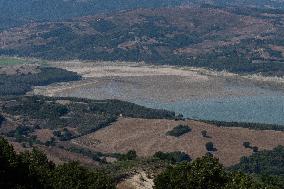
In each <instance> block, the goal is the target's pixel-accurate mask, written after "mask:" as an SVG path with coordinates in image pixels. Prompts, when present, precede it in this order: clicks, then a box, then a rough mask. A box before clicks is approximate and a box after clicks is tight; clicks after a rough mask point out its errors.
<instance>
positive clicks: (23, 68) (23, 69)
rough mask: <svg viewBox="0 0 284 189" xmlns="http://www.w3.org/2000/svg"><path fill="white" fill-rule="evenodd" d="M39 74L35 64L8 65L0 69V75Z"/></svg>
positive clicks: (37, 66)
mask: <svg viewBox="0 0 284 189" xmlns="http://www.w3.org/2000/svg"><path fill="white" fill-rule="evenodd" d="M39 72H40V69H39V65H37V64H21V65H8V66H1V67H0V75H1V74H4V75H27V74H35V73H39Z"/></svg>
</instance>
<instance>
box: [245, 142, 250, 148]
mask: <svg viewBox="0 0 284 189" xmlns="http://www.w3.org/2000/svg"><path fill="white" fill-rule="evenodd" d="M243 146H244V147H245V148H251V146H250V142H244V143H243Z"/></svg>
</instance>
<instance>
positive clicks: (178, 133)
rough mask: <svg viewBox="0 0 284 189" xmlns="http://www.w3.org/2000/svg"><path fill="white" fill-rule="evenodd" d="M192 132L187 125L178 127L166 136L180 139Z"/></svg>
mask: <svg viewBox="0 0 284 189" xmlns="http://www.w3.org/2000/svg"><path fill="white" fill-rule="evenodd" d="M188 132H191V128H190V127H189V126H187V125H178V126H177V127H175V128H173V130H171V131H168V132H167V133H166V135H169V136H174V137H180V136H182V135H184V134H185V133H188Z"/></svg>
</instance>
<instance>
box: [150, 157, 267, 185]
mask: <svg viewBox="0 0 284 189" xmlns="http://www.w3.org/2000/svg"><path fill="white" fill-rule="evenodd" d="M154 183H155V189H266V188H270V187H268V186H265V185H263V184H261V183H259V182H257V181H256V180H254V179H253V178H252V177H250V176H247V175H245V174H242V173H230V172H227V171H226V170H225V169H224V167H223V166H222V165H221V164H220V163H219V161H218V160H217V159H216V158H213V157H210V156H204V157H202V158H198V159H196V160H194V161H193V162H192V163H181V164H177V165H176V166H171V167H169V168H167V169H166V170H165V171H164V172H162V173H161V174H160V175H158V176H157V177H156V178H155V179H154Z"/></svg>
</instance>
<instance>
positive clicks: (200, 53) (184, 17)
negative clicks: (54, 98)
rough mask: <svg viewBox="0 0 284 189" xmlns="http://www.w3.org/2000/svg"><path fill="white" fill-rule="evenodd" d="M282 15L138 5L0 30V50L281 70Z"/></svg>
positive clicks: (59, 56)
mask: <svg viewBox="0 0 284 189" xmlns="http://www.w3.org/2000/svg"><path fill="white" fill-rule="evenodd" d="M283 24H284V13H283V12H273V11H270V10H258V9H249V8H248V9H244V10H240V9H238V8H213V7H211V6H202V7H190V8H162V9H138V10H130V11H122V12H119V13H115V14H105V15H97V16H88V17H81V18H76V19H71V20H68V21H60V22H43V23H33V24H29V25H26V26H25V27H19V28H14V29H10V30H6V31H3V32H1V33H0V36H1V37H0V47H1V48H0V54H2V55H19V56H33V57H40V58H44V59H52V60H62V59H83V60H123V61H145V62H148V63H154V64H171V65H186V66H197V67H207V68H214V69H217V70H223V69H226V70H228V71H232V72H236V73H257V72H262V73H263V74H264V75H280V76H282V75H283V74H284V64H283V62H284V42H283V33H284V32H283V31H284V27H283Z"/></svg>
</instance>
